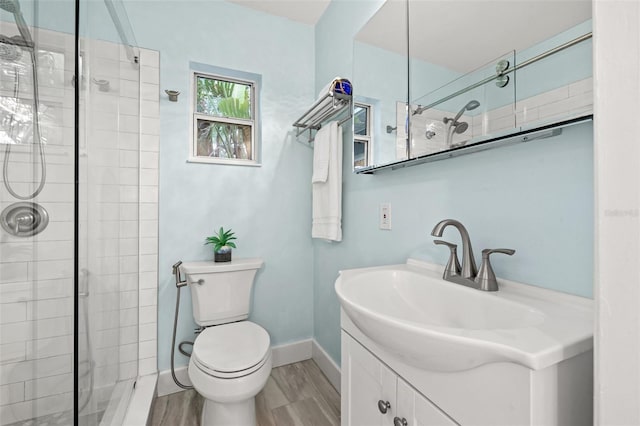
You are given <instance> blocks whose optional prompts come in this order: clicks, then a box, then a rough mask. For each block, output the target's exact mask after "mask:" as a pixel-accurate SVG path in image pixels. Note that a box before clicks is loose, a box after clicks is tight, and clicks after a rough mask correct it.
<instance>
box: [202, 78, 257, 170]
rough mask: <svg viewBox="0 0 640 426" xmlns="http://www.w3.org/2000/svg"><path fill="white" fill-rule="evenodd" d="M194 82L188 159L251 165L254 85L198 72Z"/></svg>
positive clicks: (252, 160) (254, 111)
mask: <svg viewBox="0 0 640 426" xmlns="http://www.w3.org/2000/svg"><path fill="white" fill-rule="evenodd" d="M194 79H195V80H194V87H195V96H194V101H195V105H194V120H193V121H194V138H193V139H194V144H193V152H192V160H195V161H204V162H213V163H220V162H230V163H236V164H238V163H240V164H242V163H255V162H256V158H255V152H256V146H255V145H256V134H255V133H256V125H255V124H256V122H257V118H256V114H257V112H256V108H255V104H256V99H255V93H256V87H255V83H254V82H251V81H242V80H236V79H233V78H226V77H223V76H214V75H207V74H201V73H194Z"/></svg>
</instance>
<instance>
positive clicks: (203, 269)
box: [180, 257, 264, 275]
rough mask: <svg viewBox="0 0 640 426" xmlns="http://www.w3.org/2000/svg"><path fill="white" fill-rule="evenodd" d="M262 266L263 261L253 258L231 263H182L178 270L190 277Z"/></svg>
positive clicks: (211, 261)
mask: <svg viewBox="0 0 640 426" xmlns="http://www.w3.org/2000/svg"><path fill="white" fill-rule="evenodd" d="M263 264H264V261H263V260H262V259H261V258H259V257H254V258H249V259H234V260H232V261H231V262H214V261H213V260H208V261H204V262H183V263H182V265H180V268H181V269H182V271H183V272H184V273H185V274H186V275H191V274H210V273H217V272H233V271H245V270H250V269H260V268H261V267H262V265H263Z"/></svg>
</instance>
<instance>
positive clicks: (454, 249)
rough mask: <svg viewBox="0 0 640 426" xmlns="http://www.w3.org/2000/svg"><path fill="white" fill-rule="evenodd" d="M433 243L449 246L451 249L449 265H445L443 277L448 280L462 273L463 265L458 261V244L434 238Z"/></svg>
mask: <svg viewBox="0 0 640 426" xmlns="http://www.w3.org/2000/svg"><path fill="white" fill-rule="evenodd" d="M433 243H434V244H436V245H439V246H440V245H441V246H447V247H449V250H451V254H450V255H449V261H448V262H447V266H445V267H444V275H443V276H442V278H443V279H445V280H446V279H447V278H449V277H452V276H454V275H460V271H462V267H461V266H460V262H458V246H457V245H456V244H453V243H450V242H448V241H443V240H433Z"/></svg>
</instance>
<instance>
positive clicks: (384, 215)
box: [380, 203, 391, 230]
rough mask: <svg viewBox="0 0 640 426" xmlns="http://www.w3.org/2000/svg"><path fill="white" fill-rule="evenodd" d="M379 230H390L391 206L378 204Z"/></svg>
mask: <svg viewBox="0 0 640 426" xmlns="http://www.w3.org/2000/svg"><path fill="white" fill-rule="evenodd" d="M380 229H387V230H389V229H391V204H390V203H382V204H380Z"/></svg>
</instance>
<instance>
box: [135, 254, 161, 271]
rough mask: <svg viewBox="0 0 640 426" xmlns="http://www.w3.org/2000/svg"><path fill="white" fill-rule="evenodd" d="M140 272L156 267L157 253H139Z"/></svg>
mask: <svg viewBox="0 0 640 426" xmlns="http://www.w3.org/2000/svg"><path fill="white" fill-rule="evenodd" d="M139 268H140V272H153V271H156V270H157V269H158V255H157V254H144V255H140V266H139Z"/></svg>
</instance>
